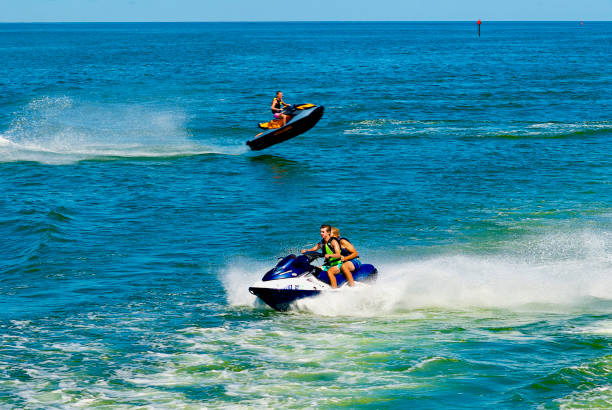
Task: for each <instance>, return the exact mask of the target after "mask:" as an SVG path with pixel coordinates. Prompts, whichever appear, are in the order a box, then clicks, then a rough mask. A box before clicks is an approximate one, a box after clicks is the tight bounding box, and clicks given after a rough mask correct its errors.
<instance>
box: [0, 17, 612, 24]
mask: <svg viewBox="0 0 612 410" xmlns="http://www.w3.org/2000/svg"><path fill="white" fill-rule="evenodd" d="M478 20H480V21H481V22H485V21H486V22H489V23H568V22H591V23H609V22H612V20H581V19H575V20H485V19H478V18H476V19H474V20H209V21H205V20H117V21H111V20H109V21H98V20H82V21H59V20H58V21H54V20H49V21H0V24H117V23H119V24H135V23H139V24H140V23H166V24H170V23H189V24H194V23H471V22H475V21H478Z"/></svg>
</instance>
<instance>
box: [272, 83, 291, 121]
mask: <svg viewBox="0 0 612 410" xmlns="http://www.w3.org/2000/svg"><path fill="white" fill-rule="evenodd" d="M288 105H289V104H285V102H284V101H283V92H282V91H277V92H276V97H274V99H273V100H272V106H271V107H270V109H272V114H273V115H274V118H276V119H282V120H283V126H284V125H285V124H287V115H285V114H283V110H284V109H285V107H286V106H288Z"/></svg>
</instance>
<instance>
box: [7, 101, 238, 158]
mask: <svg viewBox="0 0 612 410" xmlns="http://www.w3.org/2000/svg"><path fill="white" fill-rule="evenodd" d="M185 122H186V115H185V113H183V112H182V111H181V110H179V109H160V108H152V107H145V106H139V105H128V104H115V105H102V104H97V103H89V102H82V101H75V100H73V99H71V98H68V97H56V98H51V97H43V98H39V99H36V100H34V101H32V102H31V103H30V104H28V105H27V107H25V108H24V109H23V110H22V111H21V112H18V113H16V114H15V118H14V119H13V121H12V122H11V125H10V127H9V129H8V130H6V131H4V132H2V133H0V162H11V161H36V162H41V163H48V164H65V163H73V162H76V161H81V160H85V159H104V158H116V157H120V158H134V157H145V158H147V157H151V158H157V157H172V156H188V155H202V154H214V153H216V154H236V155H237V154H241V153H243V152H245V151H246V147H244V146H242V145H240V146H238V145H235V144H233V145H227V144H224V143H223V142H222V141H214V140H211V141H207V142H206V143H205V144H203V143H201V142H199V141H196V140H194V139H192V138H190V135H189V134H188V132H187V129H186V127H185Z"/></svg>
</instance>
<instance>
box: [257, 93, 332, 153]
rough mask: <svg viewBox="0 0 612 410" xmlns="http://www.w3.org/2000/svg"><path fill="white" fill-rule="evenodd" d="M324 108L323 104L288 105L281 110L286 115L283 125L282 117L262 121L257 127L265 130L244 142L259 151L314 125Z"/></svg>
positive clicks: (303, 131)
mask: <svg viewBox="0 0 612 410" xmlns="http://www.w3.org/2000/svg"><path fill="white" fill-rule="evenodd" d="M324 110H325V108H324V107H323V106H319V105H314V104H294V105H290V106H288V107H286V108H285V110H284V111H283V114H285V115H287V116H288V119H287V122H286V124H285V125H283V120H282V119H276V120H272V121H269V122H262V123H260V124H259V127H260V128H262V129H264V130H265V131H264V132H261V133H259V134H257V135H256V136H255V138H253V139H252V140H249V141H247V143H246V144H247V145H248V146H249V147H251V149H252V150H253V151H259V150H262V149H264V148H268V147H270V146H272V145H275V144H278V143H281V142H284V141H287V140H288V139H290V138H293V137H297V136H298V135H300V134H303V133H305V132H306V131H308V130H309V129H311V128H312V127H314V126H315V125H316V123H317V122H319V120H320V119H321V117H322V116H323V111H324Z"/></svg>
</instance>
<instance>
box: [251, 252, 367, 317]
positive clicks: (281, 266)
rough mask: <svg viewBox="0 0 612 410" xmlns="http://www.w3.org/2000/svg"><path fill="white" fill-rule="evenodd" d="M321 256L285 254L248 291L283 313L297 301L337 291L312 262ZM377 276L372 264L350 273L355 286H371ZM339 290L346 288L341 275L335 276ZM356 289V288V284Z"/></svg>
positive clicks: (317, 253)
mask: <svg viewBox="0 0 612 410" xmlns="http://www.w3.org/2000/svg"><path fill="white" fill-rule="evenodd" d="M321 257H323V254H322V253H319V252H306V253H305V254H303V255H299V256H296V255H293V254H291V255H287V256H285V257H284V258H282V259H281V260H280V261H279V262H278V263H277V264H276V266H275V267H274V268H272V269H270V270H269V271H268V272H266V274H265V275H264V276H263V278H262V279H261V280H260V281H259V282H257V283H255V284H254V285H253V286H251V287H250V288H249V292H251V293H252V294H253V295H255V296H257V297H259V298H260V299H261V300H263V301H264V302H265V303H266V304H267V305H268V306H270V307H272V308H273V309H276V310H279V311H286V310H288V309H289V308H290V307H291V304H292V303H293V302H295V301H296V300H299V299H303V298H309V297H314V296H318V295H320V294H322V293H324V292H336V291H337V290H336V289H332V287H331V285H330V283H329V278H328V276H327V272H325V271H323V270H322V269H321V268H319V267H318V266H314V265H313V264H312V262H314V261H315V260H316V259H318V258H321ZM377 277H378V270H376V268H375V267H374V266H372V265H368V264H362V265H361V266H360V267H359V269H358V270H357V271H355V272H353V279H355V283H356V284H361V285H362V286H363V284H364V283H372V282H374V281H376V278H377ZM336 280H337V282H338V289H340V290H341V289H342V288H344V287H348V284H347V281H346V278H345V277H344V274H342V273H339V274H337V275H336ZM357 286H359V285H357Z"/></svg>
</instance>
